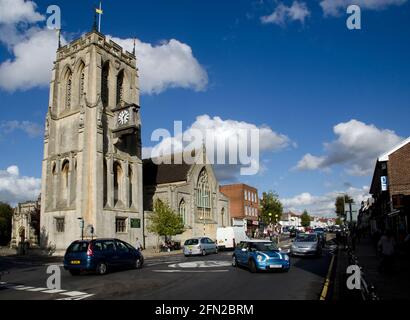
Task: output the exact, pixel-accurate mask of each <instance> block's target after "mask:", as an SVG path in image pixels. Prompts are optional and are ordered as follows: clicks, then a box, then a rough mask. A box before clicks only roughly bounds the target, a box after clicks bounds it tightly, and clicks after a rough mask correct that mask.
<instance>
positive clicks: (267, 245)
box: [251, 242, 278, 251]
mask: <svg viewBox="0 0 410 320" xmlns="http://www.w3.org/2000/svg"><path fill="white" fill-rule="evenodd" d="M251 248H252V249H256V250H258V251H273V250H278V247H277V246H276V244H275V243H273V242H254V243H252V244H251Z"/></svg>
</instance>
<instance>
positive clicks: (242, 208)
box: [219, 183, 259, 234]
mask: <svg viewBox="0 0 410 320" xmlns="http://www.w3.org/2000/svg"><path fill="white" fill-rule="evenodd" d="M219 189H220V191H221V192H222V193H223V194H225V195H226V196H227V197H228V198H229V201H230V211H231V212H230V213H231V218H232V220H233V222H232V225H235V220H236V221H238V220H246V229H247V232H248V233H250V234H252V233H253V232H254V231H256V229H257V228H258V225H259V221H258V220H259V197H258V190H257V189H256V188H254V187H251V186H248V185H246V184H243V183H239V184H230V185H225V186H220V187H219Z"/></svg>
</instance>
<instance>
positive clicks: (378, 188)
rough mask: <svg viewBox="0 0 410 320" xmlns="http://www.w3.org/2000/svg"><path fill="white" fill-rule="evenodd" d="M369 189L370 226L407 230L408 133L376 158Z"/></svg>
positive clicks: (409, 221)
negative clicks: (404, 138) (399, 141)
mask: <svg viewBox="0 0 410 320" xmlns="http://www.w3.org/2000/svg"><path fill="white" fill-rule="evenodd" d="M370 193H371V194H372V196H373V198H374V204H373V205H372V217H371V219H372V220H373V228H375V227H377V228H379V229H386V228H389V229H390V230H392V231H394V232H395V233H396V235H397V236H399V237H400V236H401V237H402V236H403V235H404V234H405V233H406V232H409V231H410V225H409V224H410V137H409V138H407V139H406V140H404V141H402V142H401V143H400V144H399V145H397V146H396V147H394V148H393V149H391V150H389V151H388V152H386V153H385V154H383V155H382V156H380V157H379V158H378V159H377V162H376V167H375V170H374V174H373V180H372V184H371V188H370Z"/></svg>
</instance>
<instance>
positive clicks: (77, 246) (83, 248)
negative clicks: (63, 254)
mask: <svg viewBox="0 0 410 320" xmlns="http://www.w3.org/2000/svg"><path fill="white" fill-rule="evenodd" d="M87 249H88V242H74V243H72V244H71V245H70V246H69V247H68V249H67V252H70V253H74V252H87Z"/></svg>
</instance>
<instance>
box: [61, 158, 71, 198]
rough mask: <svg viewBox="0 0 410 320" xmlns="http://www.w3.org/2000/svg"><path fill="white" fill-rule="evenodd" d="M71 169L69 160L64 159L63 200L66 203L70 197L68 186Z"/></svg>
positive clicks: (62, 168)
mask: <svg viewBox="0 0 410 320" xmlns="http://www.w3.org/2000/svg"><path fill="white" fill-rule="evenodd" d="M69 169H70V163H69V162H68V160H64V162H63V165H62V166H61V188H60V190H61V200H63V201H64V202H65V203H66V201H67V199H68V188H69V183H68V181H69V177H68V171H69Z"/></svg>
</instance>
